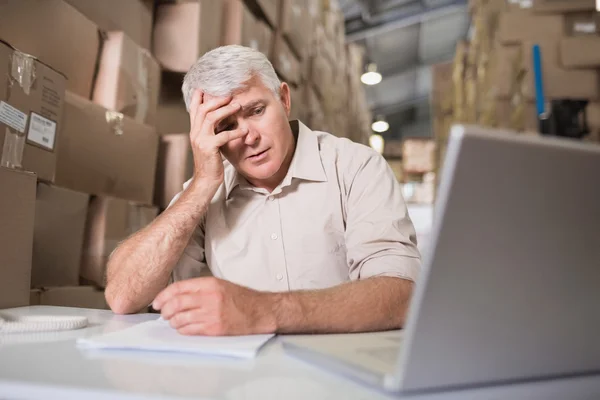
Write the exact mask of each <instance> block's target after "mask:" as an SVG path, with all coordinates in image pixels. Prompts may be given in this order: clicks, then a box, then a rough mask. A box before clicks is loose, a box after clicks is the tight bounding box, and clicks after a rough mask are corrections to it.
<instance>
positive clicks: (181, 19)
mask: <svg viewBox="0 0 600 400" xmlns="http://www.w3.org/2000/svg"><path fill="white" fill-rule="evenodd" d="M222 18H223V2H222V1H221V0H197V1H194V2H189V3H177V4H159V5H158V6H157V9H156V16H155V21H154V31H153V43H152V48H153V51H152V53H153V54H154V56H155V57H156V59H157V60H158V62H159V63H160V64H161V65H162V66H163V68H165V69H167V70H169V71H176V72H187V71H188V70H189V69H190V67H191V66H192V65H193V64H194V63H195V62H196V60H198V58H200V56H202V55H203V54H204V53H206V52H208V51H209V50H212V49H214V48H216V47H219V46H220V45H221V21H222Z"/></svg>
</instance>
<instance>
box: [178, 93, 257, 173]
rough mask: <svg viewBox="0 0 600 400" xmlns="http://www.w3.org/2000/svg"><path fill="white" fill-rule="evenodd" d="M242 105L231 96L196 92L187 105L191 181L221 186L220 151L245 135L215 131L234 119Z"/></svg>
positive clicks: (234, 131) (231, 131)
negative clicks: (192, 159)
mask: <svg viewBox="0 0 600 400" xmlns="http://www.w3.org/2000/svg"><path fill="white" fill-rule="evenodd" d="M240 109H241V105H240V104H239V103H234V102H232V97H231V96H226V97H211V96H208V95H205V94H204V93H202V91H200V90H196V91H195V92H194V94H193V96H192V102H191V104H190V126H191V129H190V143H191V145H192V152H193V154H194V177H195V178H196V179H199V180H201V181H205V182H215V183H216V184H220V183H222V182H223V177H224V170H223V161H222V159H221V153H220V148H221V147H222V146H224V145H226V144H227V143H229V142H230V141H232V140H235V139H239V138H242V137H244V136H245V135H246V134H247V133H248V132H247V131H245V130H243V129H233V130H228V131H226V132H222V133H220V134H218V135H217V134H216V133H215V130H216V128H217V126H218V125H219V124H220V123H221V121H223V120H225V119H227V118H229V117H232V116H234V115H235V114H236V113H237V112H238V111H240Z"/></svg>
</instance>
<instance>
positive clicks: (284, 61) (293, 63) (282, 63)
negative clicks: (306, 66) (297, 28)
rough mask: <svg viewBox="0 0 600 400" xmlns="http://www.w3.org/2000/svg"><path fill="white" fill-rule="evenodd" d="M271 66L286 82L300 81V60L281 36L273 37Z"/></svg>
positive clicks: (294, 82)
mask: <svg viewBox="0 0 600 400" xmlns="http://www.w3.org/2000/svg"><path fill="white" fill-rule="evenodd" d="M273 68H275V71H277V73H278V74H279V75H280V76H281V77H282V78H283V80H285V81H286V82H287V83H288V84H292V85H297V84H299V83H300V61H298V59H297V58H296V56H295V55H294V53H292V51H291V50H290V46H289V45H288V44H287V43H286V41H285V40H283V38H282V37H278V38H275V47H274V50H273Z"/></svg>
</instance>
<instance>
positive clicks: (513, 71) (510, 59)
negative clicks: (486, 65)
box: [490, 45, 522, 99]
mask: <svg viewBox="0 0 600 400" xmlns="http://www.w3.org/2000/svg"><path fill="white" fill-rule="evenodd" d="M494 51H495V52H496V54H494V56H493V62H494V63H495V65H494V68H492V71H491V74H492V75H491V77H490V82H491V85H492V87H493V89H492V90H493V96H494V98H497V99H507V98H510V97H512V96H513V94H514V91H515V90H516V87H515V86H516V83H517V76H518V73H519V70H520V65H521V64H520V63H519V61H520V58H521V56H522V53H521V46H518V45H509V46H502V45H498V46H496V48H495V50H494Z"/></svg>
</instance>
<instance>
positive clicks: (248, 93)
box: [204, 77, 270, 102]
mask: <svg viewBox="0 0 600 400" xmlns="http://www.w3.org/2000/svg"><path fill="white" fill-rule="evenodd" d="M266 91H268V92H270V91H269V89H268V88H267V87H266V86H265V85H264V84H263V82H262V80H260V79H258V78H256V77H253V78H251V79H249V80H247V81H246V82H244V84H243V86H242V87H241V88H239V89H237V90H235V91H233V92H232V93H231V96H233V100H234V101H236V100H237V101H239V102H242V101H243V102H251V101H254V100H258V99H261V98H263V97H264V94H265V92H266ZM223 97H224V96H213V95H211V94H209V93H204V101H207V100H211V99H215V98H223Z"/></svg>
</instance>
